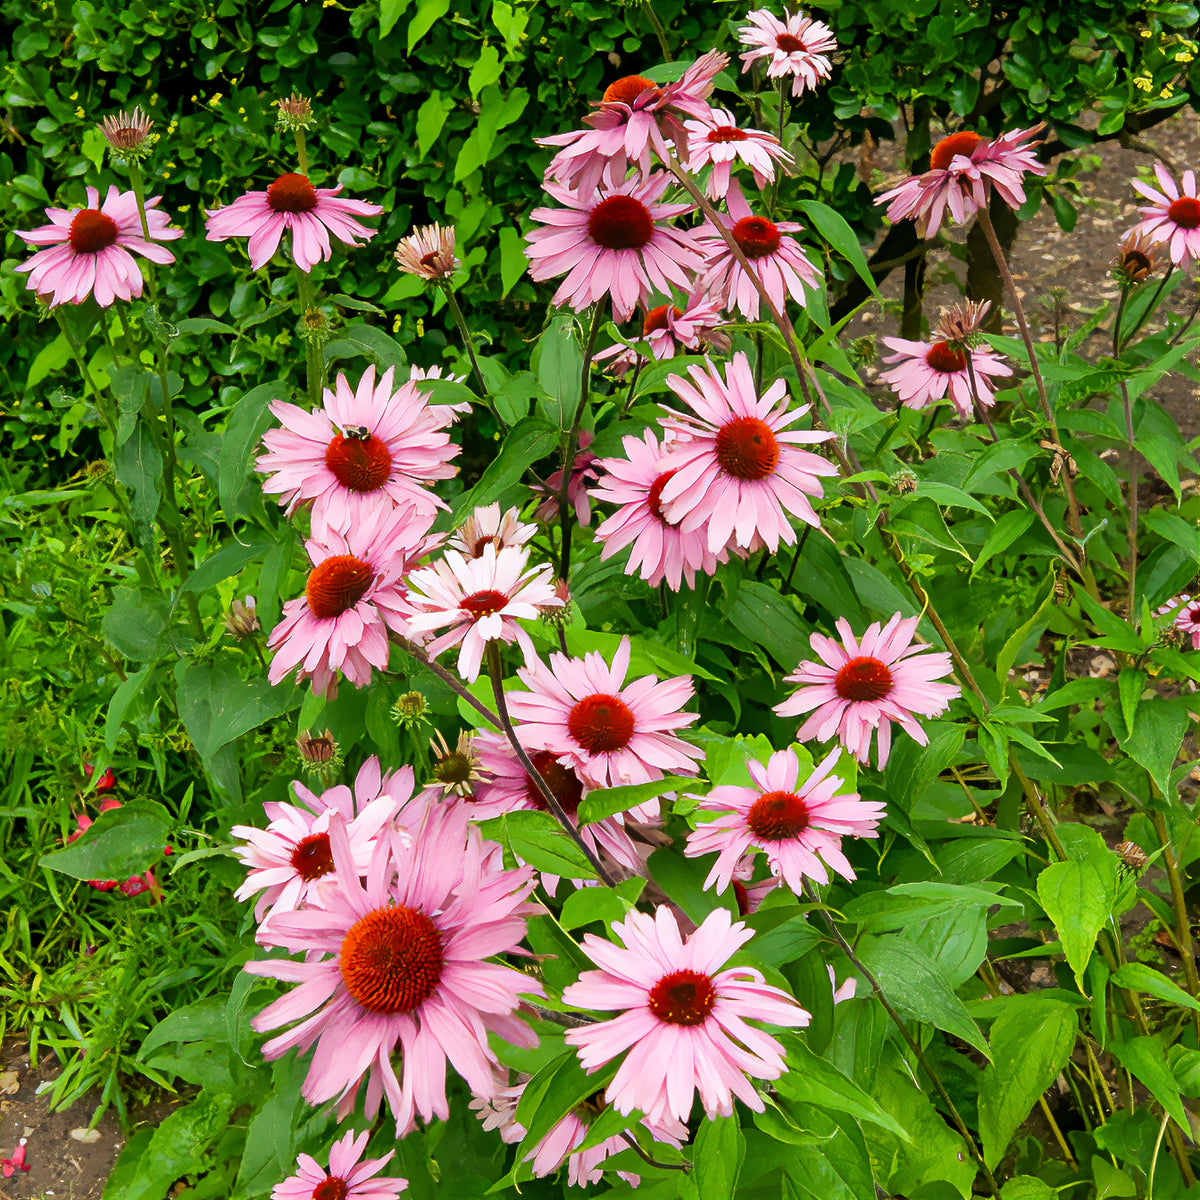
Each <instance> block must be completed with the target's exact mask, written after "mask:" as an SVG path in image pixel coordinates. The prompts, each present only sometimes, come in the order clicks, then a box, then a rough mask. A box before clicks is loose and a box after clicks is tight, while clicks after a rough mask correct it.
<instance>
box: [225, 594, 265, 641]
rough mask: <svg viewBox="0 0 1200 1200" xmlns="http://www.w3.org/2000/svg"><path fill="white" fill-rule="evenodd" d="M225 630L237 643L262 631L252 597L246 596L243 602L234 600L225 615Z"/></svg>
mask: <svg viewBox="0 0 1200 1200" xmlns="http://www.w3.org/2000/svg"><path fill="white" fill-rule="evenodd" d="M225 628H226V630H227V631H228V633H229V635H230V636H231V637H235V638H237V640H238V641H239V642H244V641H245V640H246V639H247V638H252V637H253V636H254V635H255V634H256V633H258V632H259V631H260V630H261V629H262V623H261V622H260V621H259V619H258V613H257V612H256V611H255V605H254V597H253V596H247V597H246V599H245V600H234V602H233V603H232V604H231V605H230V606H229V612H228V613H226V615H225Z"/></svg>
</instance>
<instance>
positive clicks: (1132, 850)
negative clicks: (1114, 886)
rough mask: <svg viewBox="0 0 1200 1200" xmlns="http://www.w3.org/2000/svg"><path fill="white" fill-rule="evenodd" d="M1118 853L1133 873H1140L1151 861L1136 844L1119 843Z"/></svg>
mask: <svg viewBox="0 0 1200 1200" xmlns="http://www.w3.org/2000/svg"><path fill="white" fill-rule="evenodd" d="M1117 853H1118V854H1119V855H1120V856H1121V861H1122V862H1123V863H1124V864H1125V866H1126V867H1128V868H1129V870H1131V871H1140V870H1141V869H1142V868H1143V867H1144V866H1145V865H1146V864H1147V863H1148V862H1149V861H1150V860H1149V859H1148V858H1147V857H1146V852H1145V851H1144V850H1143V849H1142V848H1141V846H1139V845H1138V844H1137V843H1136V842H1121V843H1119V844H1118V846H1117Z"/></svg>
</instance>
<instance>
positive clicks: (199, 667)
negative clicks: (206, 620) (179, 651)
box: [175, 661, 291, 765]
mask: <svg viewBox="0 0 1200 1200" xmlns="http://www.w3.org/2000/svg"><path fill="white" fill-rule="evenodd" d="M175 679H176V681H177V683H178V691H177V702H178V704H179V718H180V720H181V721H183V725H184V728H185V729H186V730H187V731H188V736H189V737H190V738H191V739H192V743H193V745H194V746H195V747H196V751H197V753H199V755H200V757H201V758H202V759H204V760H205V763H206V765H207V763H208V760H210V759H212V758H213V756H214V755H216V753H217V752H218V751H219V750H220V749H221V748H222V747H223V746H227V745H228V744H229V743H230V742H232V741H233V740H234V739H235V738H239V737H241V736H242V734H244V733H249V732H250V730H252V729H257V728H258V726H260V725H261V724H263V722H264V721H269V720H271V719H272V718H274V717H277V716H279V715H280V713H282V712H283V711H284V710H285V709H286V708H287V707H288V704H289V703H290V701H291V689H290V688H286V687H278V688H276V687H272V686H271V685H270V684H269V683H268V682H267V681H266V680H265V679H253V680H247V679H243V678H242V677H241V676H240V675H239V674H238V673H237V671H236V670H235V669H234V668H233V667H232V666H230V665H229V664H227V663H225V662H224V661H222V662H219V663H215V664H210V663H204V662H181V663H179V665H178V666H177V667H176V668H175Z"/></svg>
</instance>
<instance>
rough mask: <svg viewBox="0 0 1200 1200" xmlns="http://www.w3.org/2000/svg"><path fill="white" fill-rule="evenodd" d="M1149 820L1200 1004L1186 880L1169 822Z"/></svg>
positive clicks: (1187, 978)
mask: <svg viewBox="0 0 1200 1200" xmlns="http://www.w3.org/2000/svg"><path fill="white" fill-rule="evenodd" d="M1150 819H1151V821H1152V822H1153V823H1154V832H1155V833H1156V834H1157V835H1158V844H1159V845H1160V846H1161V847H1162V861H1163V867H1164V869H1165V870H1166V872H1167V883H1168V885H1169V886H1170V888H1171V906H1172V908H1173V909H1174V910H1175V940H1176V942H1178V944H1179V954H1180V957H1181V958H1182V959H1183V978H1184V982H1185V983H1186V984H1187V990H1188V993H1189V994H1190V995H1191V997H1192V998H1193V999H1195V1000H1200V974H1197V971H1196V944H1195V942H1194V941H1193V940H1192V922H1191V918H1190V917H1189V916H1188V910H1187V901H1186V900H1185V899H1184V895H1183V880H1182V879H1181V878H1180V875H1179V862H1178V860H1177V859H1176V857H1175V851H1174V850H1173V849H1172V848H1171V835H1170V833H1169V832H1168V830H1167V819H1166V817H1164V816H1163V815H1162V813H1160V812H1152V813H1151V814H1150ZM1192 1019H1193V1021H1194V1022H1195V1025H1196V1036H1197V1037H1198V1038H1200V1012H1193V1013H1192Z"/></svg>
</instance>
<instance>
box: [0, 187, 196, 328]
mask: <svg viewBox="0 0 1200 1200" xmlns="http://www.w3.org/2000/svg"><path fill="white" fill-rule="evenodd" d="M161 199H162V197H161V196H151V197H150V199H149V200H147V201H146V226H147V228H148V230H149V237H146V236H145V235H144V234H143V233H142V218H141V216H140V215H139V213H138V206H137V197H136V196H135V195H134V194H133V192H119V191H117V189H116V188H115V187H110V188H109V189H108V194H107V195H106V196H105V197H104V203H103V204H101V203H100V193H99V192H98V191H97V190H96V189H95V188H93V187H90V188H88V189H87V206H86V207H85V208H48V209H46V216H47V217H49V218H50V224H49V225H39V226H38V227H37V228H36V229H29V230H22V229H18V230H17V231H16V234H17V237H20V238H24V239H25V241H27V242H28V243H29V244H30V245H31V246H45V247H47V248H46V249H45V250H39V251H38V252H37V253H36V254H35V255H34V256H33V257H32V258H31V259H30V260H29V261H28V262H24V263H21V265H20V266H19V267H17V270H18V271H28V272H29V280H28V286H29V288H30V289H31V290H32V291H34V292H36V293H37V294H38V295H39V296H49V301H48V302H49V303H50V304H51V305H54V304H82V303H83V302H84V301H85V300H86V299H87V298H88V297H89V296H95V297H96V303H97V304H98V305H100V307H101V308H107V307H108V306H109V305H110V304H112V302H113V301H114V300H134V299H136V298H137V297H138V296H140V295H141V294H142V272H141V270H140V269H139V268H138V265H137V263H136V262H135V261H134V259H133V255H134V254H140V255H141V256H142V257H143V258H148V259H149V260H150V261H151V262H156V263H161V264H166V263H173V262H174V261H175V255H173V254H172V253H171V252H170V250H167V249H166V248H165V247H163V246H160V245H158V243H159V242H170V241H174V240H175V239H176V238H181V237H183V230H182V229H172V228H171V227H170V225H169V224H168V222H169V221H170V220H171V218H170V217H169V216H167V214H166V213H164V212H159V211H158V204H159V201H160V200H161Z"/></svg>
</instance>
